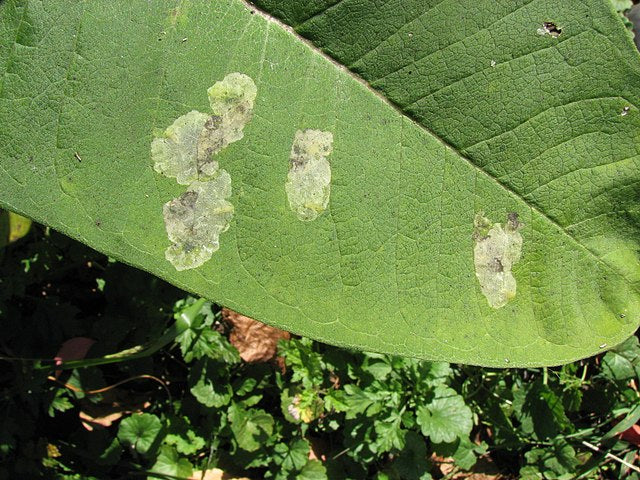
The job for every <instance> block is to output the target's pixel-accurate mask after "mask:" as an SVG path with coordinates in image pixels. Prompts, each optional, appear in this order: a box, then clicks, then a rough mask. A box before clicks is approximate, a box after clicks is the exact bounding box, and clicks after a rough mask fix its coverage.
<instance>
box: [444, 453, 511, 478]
mask: <svg viewBox="0 0 640 480" xmlns="http://www.w3.org/2000/svg"><path fill="white" fill-rule="evenodd" d="M431 461H432V462H433V463H434V464H436V465H438V469H439V470H440V473H442V475H444V476H445V477H447V478H451V480H507V479H508V478H509V477H506V476H504V475H502V474H501V473H500V470H498V468H497V467H496V466H495V465H494V463H493V461H492V460H491V457H489V456H486V455H485V456H482V457H480V458H478V461H477V462H476V464H475V465H474V466H473V467H472V469H471V470H470V471H457V470H458V468H457V467H456V466H455V464H454V459H453V458H445V457H441V456H438V455H436V454H433V455H432V456H431Z"/></svg>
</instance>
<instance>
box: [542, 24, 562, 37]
mask: <svg viewBox="0 0 640 480" xmlns="http://www.w3.org/2000/svg"><path fill="white" fill-rule="evenodd" d="M561 34H562V29H561V28H560V27H558V26H557V25H556V24H555V23H553V22H543V23H542V27H541V28H539V29H538V35H551V36H552V37H553V38H558V37H559V36H560V35H561Z"/></svg>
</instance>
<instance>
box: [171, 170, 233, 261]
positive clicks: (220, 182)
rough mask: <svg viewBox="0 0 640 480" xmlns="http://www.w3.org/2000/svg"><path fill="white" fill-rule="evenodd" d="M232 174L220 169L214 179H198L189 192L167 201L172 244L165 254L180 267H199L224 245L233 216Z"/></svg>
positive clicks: (190, 186)
mask: <svg viewBox="0 0 640 480" xmlns="http://www.w3.org/2000/svg"><path fill="white" fill-rule="evenodd" d="M229 197H231V177H230V176H229V174H228V173H227V172H226V171H224V170H219V171H218V172H217V175H216V177H215V178H214V179H212V180H209V181H207V182H200V181H197V180H196V181H195V182H193V183H192V184H191V185H189V188H188V189H187V191H186V192H185V193H183V194H182V195H180V196H179V197H178V198H175V199H173V200H171V201H170V202H167V203H166V204H165V205H164V208H163V213H164V224H165V227H166V229H167V235H168V236H169V240H170V241H171V242H172V245H171V246H170V247H169V248H167V250H166V251H165V257H166V259H167V260H169V262H171V264H172V265H173V266H174V267H175V268H176V270H187V269H191V268H197V267H199V266H201V265H202V264H204V263H205V262H206V261H207V260H209V259H210V258H211V256H212V254H213V252H215V251H216V250H218V248H219V247H220V243H219V238H220V234H221V233H223V232H225V231H226V230H227V229H228V228H229V223H230V222H231V219H232V217H233V205H232V204H231V203H229V202H228V201H227V199H228V198H229Z"/></svg>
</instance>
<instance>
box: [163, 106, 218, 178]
mask: <svg viewBox="0 0 640 480" xmlns="http://www.w3.org/2000/svg"><path fill="white" fill-rule="evenodd" d="M209 118H210V117H209V115H207V114H205V113H200V112H196V111H195V110H193V111H191V112H189V113H187V114H186V115H182V116H181V117H178V118H177V119H176V121H175V122H173V123H172V124H171V125H170V126H169V128H167V129H166V130H165V131H164V135H163V136H162V137H158V138H154V139H153V142H151V158H152V159H153V163H154V167H153V168H154V169H155V171H156V172H158V173H161V174H162V175H164V176H166V177H171V178H175V179H176V181H177V182H178V183H179V184H180V185H188V184H189V183H191V182H192V181H193V180H195V179H196V178H197V177H198V169H197V165H198V162H197V152H198V142H199V140H200V135H201V133H202V131H203V129H204V127H205V124H206V123H207V120H209Z"/></svg>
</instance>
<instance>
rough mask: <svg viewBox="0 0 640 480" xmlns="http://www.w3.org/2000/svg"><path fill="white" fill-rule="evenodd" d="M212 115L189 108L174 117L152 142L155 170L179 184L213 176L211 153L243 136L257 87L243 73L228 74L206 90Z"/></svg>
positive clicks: (214, 173)
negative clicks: (179, 115)
mask: <svg viewBox="0 0 640 480" xmlns="http://www.w3.org/2000/svg"><path fill="white" fill-rule="evenodd" d="M207 92H208V96H209V103H210V105H211V110H212V113H213V114H205V113H201V112H197V111H195V110H194V111H191V112H189V113H187V114H186V115H183V116H181V117H179V118H178V119H176V120H175V121H174V122H173V124H171V126H169V128H167V129H166V130H165V131H164V133H163V135H161V136H159V137H157V138H154V140H153V141H152V143H151V158H152V159H153V162H154V169H155V170H156V171H157V172H158V173H161V174H162V175H165V176H167V177H171V178H175V179H176V181H177V182H178V183H179V184H181V185H189V184H190V183H191V182H193V181H194V180H200V181H203V180H206V179H207V178H211V177H214V176H215V175H216V172H217V170H218V162H216V161H215V160H214V159H213V156H214V155H216V154H217V153H219V152H221V151H222V150H223V149H224V148H226V147H227V146H229V145H230V144H231V143H233V142H237V141H238V140H240V139H242V137H243V136H244V133H243V129H244V127H245V125H246V124H247V123H248V122H249V121H250V120H251V117H252V115H253V104H254V102H255V99H256V95H257V88H256V85H255V83H254V82H253V80H252V79H251V78H250V77H248V76H247V75H244V74H242V73H230V74H229V75H227V76H226V77H224V79H223V80H221V81H219V82H216V83H215V84H214V85H213V86H212V87H211V88H209V89H208V90H207Z"/></svg>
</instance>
